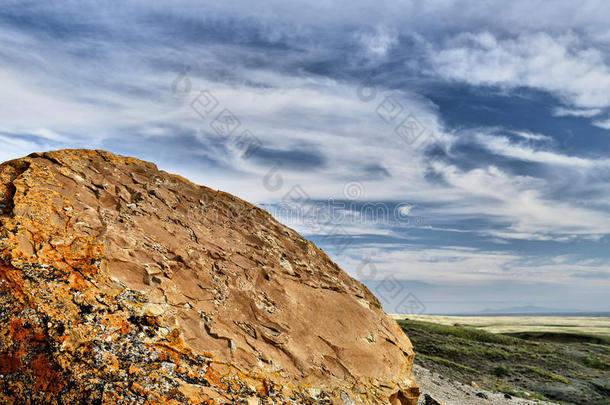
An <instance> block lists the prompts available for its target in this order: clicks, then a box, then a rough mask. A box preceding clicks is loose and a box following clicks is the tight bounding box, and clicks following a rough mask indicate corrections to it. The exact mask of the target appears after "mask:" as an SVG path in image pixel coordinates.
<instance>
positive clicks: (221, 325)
mask: <svg viewBox="0 0 610 405" xmlns="http://www.w3.org/2000/svg"><path fill="white" fill-rule="evenodd" d="M363 303H364V305H363ZM412 364H413V350H412V346H411V343H410V342H409V339H408V338H407V337H406V336H405V335H404V333H403V332H402V330H401V329H400V328H399V327H398V325H397V324H396V322H394V321H393V320H391V319H390V318H389V317H387V316H386V315H385V313H384V312H383V310H382V309H381V305H380V303H379V301H378V300H377V299H376V298H375V297H374V296H373V295H372V294H371V292H370V291H369V290H368V289H367V288H366V287H365V286H363V285H362V284H361V283H359V282H357V281H356V280H354V279H352V278H351V277H349V276H348V275H347V274H346V273H345V272H344V271H343V270H341V269H340V268H339V267H338V266H337V265H336V264H335V263H333V262H332V261H331V260H330V258H328V256H326V255H325V254H324V253H323V252H322V251H321V250H320V249H318V248H317V247H316V246H315V245H314V244H313V243H312V242H310V241H307V240H305V239H304V238H302V237H301V236H300V235H298V234H297V233H296V232H295V231H293V230H292V229H289V228H287V227H285V226H283V225H281V224H280V223H278V222H277V221H275V220H274V219H273V218H272V217H271V216H270V215H269V214H268V213H267V212H265V211H263V210H261V209H259V208H257V207H255V206H253V205H251V204H249V203H247V202H245V201H242V200H240V199H238V198H236V197H233V196H231V195H229V194H226V193H223V192H219V191H214V190H211V189H209V188H206V187H202V186H198V185H195V184H193V183H191V182H189V181H187V180H185V179H183V178H181V177H179V176H175V175H171V174H168V173H165V172H163V171H160V170H158V169H157V167H156V166H155V165H154V164H152V163H147V162H143V161H140V160H138V159H134V158H127V157H121V156H117V155H113V154H111V153H109V152H104V151H91V150H63V151H56V152H47V153H35V154H32V155H30V156H28V157H26V158H22V159H17V160H13V161H10V162H6V163H4V164H2V165H1V166H0V374H1V378H0V403H3V404H4V403H6V404H40V403H48V404H65V403H70V404H78V403H98V404H123V403H124V404H206V403H209V404H212V403H243V404H258V403H261V404H275V403H277V404H281V403H311V404H314V403H327V404H349V403H365V404H368V403H371V404H375V403H379V404H382V403H384V404H397V405H399V404H402V405H414V404H416V403H417V398H418V395H419V388H418V386H417V384H416V383H415V381H414V379H413V377H412V373H411V368H412Z"/></svg>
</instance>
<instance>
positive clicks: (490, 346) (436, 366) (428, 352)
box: [398, 317, 610, 405]
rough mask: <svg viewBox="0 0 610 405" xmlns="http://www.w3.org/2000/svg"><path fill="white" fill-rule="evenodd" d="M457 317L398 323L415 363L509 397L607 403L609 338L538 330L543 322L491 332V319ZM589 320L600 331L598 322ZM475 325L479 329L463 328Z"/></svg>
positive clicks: (587, 331) (609, 393) (571, 330)
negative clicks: (412, 348) (413, 352)
mask: <svg viewBox="0 0 610 405" xmlns="http://www.w3.org/2000/svg"><path fill="white" fill-rule="evenodd" d="M440 318H447V317H440ZM460 318H462V319H461V320H462V322H456V320H455V319H451V320H447V319H441V321H442V323H432V322H427V321H422V320H416V319H412V318H411V317H409V318H408V319H402V320H400V319H398V323H399V324H400V326H401V327H402V328H403V329H404V330H405V332H406V333H407V335H408V336H409V337H410V338H411V340H412V342H413V345H414V346H415V353H416V357H415V361H416V363H418V364H420V365H422V366H424V367H426V368H428V369H431V370H433V371H436V372H439V373H441V374H443V375H445V376H446V377H449V378H453V379H456V380H458V381H461V382H464V383H466V384H468V383H470V382H471V381H475V382H476V383H477V384H478V385H479V386H481V387H482V388H485V389H489V390H495V391H501V392H504V393H508V394H510V395H513V396H519V397H524V398H529V399H540V400H550V401H553V402H558V403H562V404H597V405H600V404H606V405H607V404H610V334H605V333H601V334H597V333H595V332H597V331H598V329H594V331H595V332H594V331H593V330H592V329H591V328H587V326H586V325H585V326H582V328H581V329H580V330H579V329H577V328H574V327H571V326H570V327H567V329H565V328H566V326H565V324H563V326H554V328H558V327H564V330H562V331H559V330H557V329H553V330H550V331H549V330H545V329H544V327H543V328H540V327H541V326H544V325H540V324H541V323H542V324H544V323H546V320H545V319H546V318H541V319H540V321H539V322H538V323H539V324H538V325H536V324H534V321H533V320H528V321H527V322H522V324H521V325H520V326H519V327H515V326H513V327H512V328H510V329H509V328H508V327H507V325H503V326H502V325H501V326H502V328H503V330H506V333H492V332H490V331H489V330H487V329H488V328H489V327H491V328H494V327H497V326H498V325H495V326H494V325H492V326H490V325H488V324H487V323H489V322H490V320H486V321H485V320H481V319H476V318H479V317H460ZM464 318H466V319H464ZM484 318H499V317H484ZM502 318H507V317H502ZM513 318H516V317H513ZM427 319H428V320H434V319H435V317H427ZM491 321H492V322H495V323H498V322H499V321H498V320H497V319H495V320H494V319H491ZM593 321H594V322H595V323H596V324H597V326H595V328H598V327H599V325H598V324H599V319H598V320H593ZM486 322H487V323H486ZM502 322H506V320H504V321H502ZM443 323H444V324H443ZM455 323H458V325H459V326H454V324H455ZM585 323H586V322H583V324H585ZM473 324H474V325H478V327H473V326H467V325H473ZM561 324H562V323H561V322H560V323H554V325H561ZM462 325H463V326H462ZM528 328H529V329H528Z"/></svg>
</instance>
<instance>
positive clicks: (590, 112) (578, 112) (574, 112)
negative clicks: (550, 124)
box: [553, 107, 603, 118]
mask: <svg viewBox="0 0 610 405" xmlns="http://www.w3.org/2000/svg"><path fill="white" fill-rule="evenodd" d="M602 111H603V110H602V109H601V108H564V107H558V108H555V109H554V110H553V115H555V116H556V117H585V118H591V117H595V116H596V115H599V114H601V113H602Z"/></svg>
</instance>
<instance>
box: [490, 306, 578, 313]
mask: <svg viewBox="0 0 610 405" xmlns="http://www.w3.org/2000/svg"><path fill="white" fill-rule="evenodd" d="M581 312H582V311H579V310H577V309H565V308H546V307H537V306H534V305H524V306H520V307H510V308H501V309H491V308H486V309H484V310H483V311H481V314H487V315H489V314H565V313H581Z"/></svg>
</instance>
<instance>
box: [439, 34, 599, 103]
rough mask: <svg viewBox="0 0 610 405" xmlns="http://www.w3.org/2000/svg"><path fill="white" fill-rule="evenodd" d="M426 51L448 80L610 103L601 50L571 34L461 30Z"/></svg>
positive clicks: (570, 99)
mask: <svg viewBox="0 0 610 405" xmlns="http://www.w3.org/2000/svg"><path fill="white" fill-rule="evenodd" d="M429 56H430V60H431V61H432V64H433V67H434V69H436V71H437V72H438V74H439V75H441V76H442V77H444V78H446V79H448V80H459V81H463V82H466V83H471V84H473V85H497V86H504V87H509V88H515V87H520V86H527V87H532V88H537V89H541V90H545V91H549V92H552V93H555V94H557V95H558V96H560V97H562V98H563V99H564V100H566V101H567V102H569V103H570V104H571V105H574V106H577V107H581V108H588V109H594V108H604V107H610V68H609V67H608V65H607V64H606V58H605V55H604V54H603V53H602V52H601V51H600V50H598V49H596V48H593V47H589V46H586V45H585V44H583V43H582V42H581V41H580V39H579V38H578V37H575V36H573V35H562V36H553V35H549V34H548V33H545V32H538V33H526V34H522V35H518V36H515V37H509V38H504V37H501V36H499V35H496V34H494V33H492V32H489V31H483V32H480V33H464V34H460V35H458V36H457V37H456V38H452V39H450V40H448V41H446V42H445V43H444V44H442V45H441V46H440V47H437V46H432V47H431V50H430V54H429Z"/></svg>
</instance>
